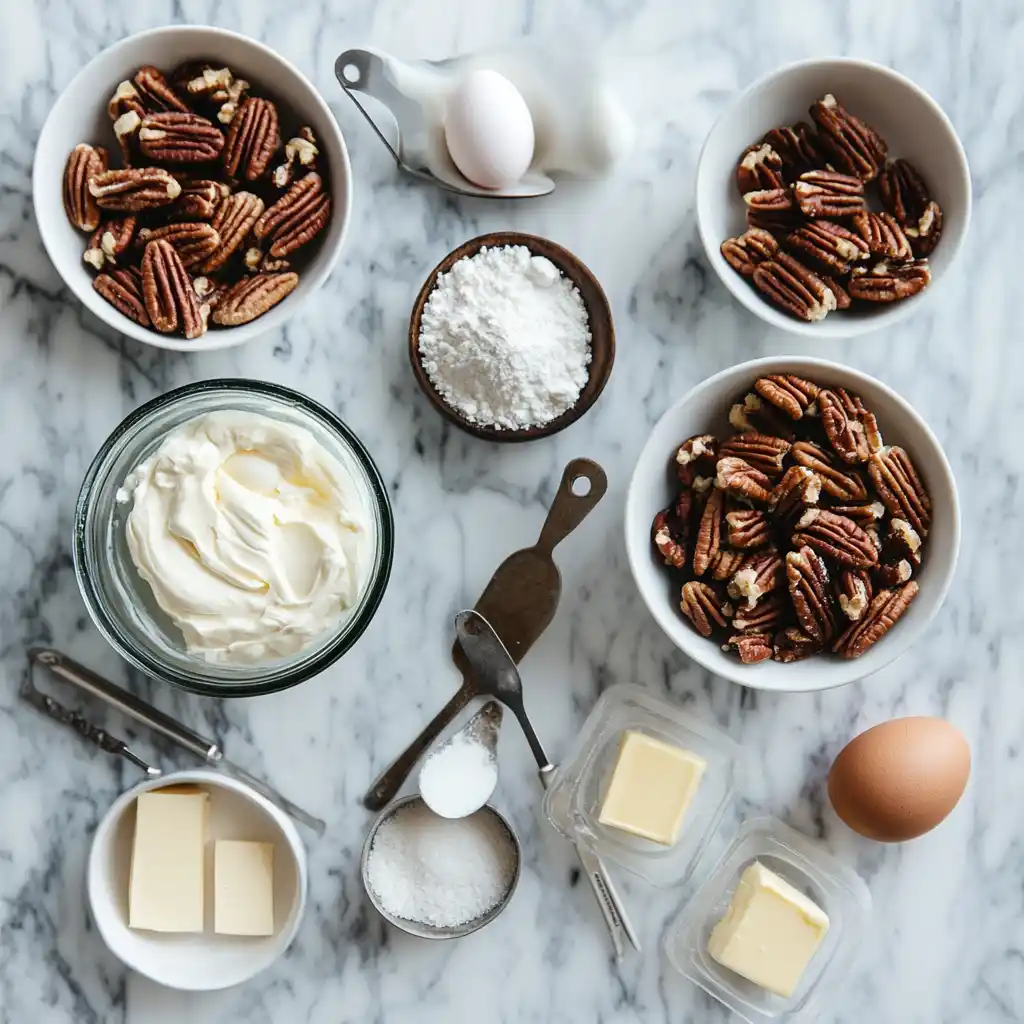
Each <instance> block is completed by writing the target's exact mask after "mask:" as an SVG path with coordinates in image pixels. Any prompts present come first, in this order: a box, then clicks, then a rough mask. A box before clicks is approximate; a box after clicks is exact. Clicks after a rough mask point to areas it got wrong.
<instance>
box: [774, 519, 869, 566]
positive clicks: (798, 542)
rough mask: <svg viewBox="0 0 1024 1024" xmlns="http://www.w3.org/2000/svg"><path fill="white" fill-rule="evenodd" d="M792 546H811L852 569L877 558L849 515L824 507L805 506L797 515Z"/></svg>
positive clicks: (862, 532) (866, 537)
mask: <svg viewBox="0 0 1024 1024" xmlns="http://www.w3.org/2000/svg"><path fill="white" fill-rule="evenodd" d="M793 546H794V547H798V548H802V547H810V548H813V549H814V550H815V551H817V552H818V553H819V554H821V555H825V556H826V557H828V558H830V559H832V561H833V562H836V563H838V564H839V565H844V566H849V567H850V568H852V569H866V568H868V567H869V566H872V565H875V564H876V563H877V562H878V551H877V549H876V548H875V545H874V544H873V543H872V542H871V540H870V539H869V537H868V535H867V534H866V533H865V532H864V531H863V530H862V529H861V528H860V527H859V526H858V525H857V524H856V523H855V522H854V521H853V520H852V519H847V518H846V516H837V515H836V514H835V512H830V511H829V510H828V509H824V508H811V509H808V510H807V511H806V512H805V513H804V514H803V515H802V516H801V517H800V519H799V521H798V522H797V524H796V532H795V533H794V534H793Z"/></svg>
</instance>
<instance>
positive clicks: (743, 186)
mask: <svg viewBox="0 0 1024 1024" xmlns="http://www.w3.org/2000/svg"><path fill="white" fill-rule="evenodd" d="M785 184H786V183H785V181H783V179H782V157H781V156H779V154H778V153H776V152H775V150H774V149H772V147H771V146H769V145H768V144H767V143H765V142H762V143H754V145H753V146H747V148H746V149H745V150H744V151H743V154H742V155H741V156H740V160H739V163H738V164H737V165H736V187H737V188H738V189H739V190H740V195H746V193H747V192H757V191H759V190H761V189H772V188H784V187H785Z"/></svg>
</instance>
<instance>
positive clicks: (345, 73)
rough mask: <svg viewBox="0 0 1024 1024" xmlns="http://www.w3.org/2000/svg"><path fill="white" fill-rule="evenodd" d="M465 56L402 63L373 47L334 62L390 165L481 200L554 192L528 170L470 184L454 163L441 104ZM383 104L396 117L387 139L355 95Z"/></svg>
mask: <svg viewBox="0 0 1024 1024" xmlns="http://www.w3.org/2000/svg"><path fill="white" fill-rule="evenodd" d="M465 65H466V60H465V58H458V57H456V58H453V59H451V60H442V61H428V60H421V61H415V62H410V63H406V62H405V61H400V60H398V59H397V58H395V57H392V56H391V55H390V54H387V53H383V52H382V51H380V50H374V49H353V50H346V51H345V52H344V53H343V54H341V56H340V57H338V59H337V60H336V61H335V62H334V74H335V77H336V78H337V79H338V82H339V83H340V84H341V87H342V89H344V90H345V93H346V94H347V95H348V98H349V99H350V100H352V102H353V103H354V104H355V105H356V107H357V108H358V109H359V113H360V114H362V115H363V117H365V118H366V120H367V122H369V125H370V127H371V128H372V129H373V130H374V132H375V133H376V134H377V137H378V138H379V139H380V141H381V142H383V143H384V145H385V146H386V147H387V149H388V152H390V153H391V155H392V156H393V157H394V158H395V163H397V164H398V166H399V167H400V168H401V169H402V170H403V171H405V172H406V173H407V174H411V175H412V176H413V177H415V178H419V179H421V180H422V181H429V182H430V183H431V184H433V185H438V186H440V187H441V188H443V189H446V190H447V191H449V192H457V193H458V194H459V195H464V196H478V197H481V198H484V199H530V198H533V197H535V196H544V195H547V194H548V193H549V192H551V191H553V189H554V187H555V183H554V181H552V180H551V178H549V177H548V176H547V175H546V174H541V173H540V172H539V171H527V172H526V174H524V175H523V177H522V178H521V179H520V180H519V181H518V182H516V184H515V185H513V186H511V187H510V188H507V189H489V188H481V187H480V186H479V185H474V184H473V182H471V181H470V180H469V179H468V178H467V177H466V176H465V175H464V174H463V173H462V172H461V171H460V170H459V169H458V168H457V167H456V166H455V163H454V161H453V160H452V158H451V156H450V155H449V153H448V146H447V143H446V142H445V139H444V103H445V98H446V96H447V94H448V91H449V90H450V89H451V87H452V85H453V84H454V82H455V79H456V76H457V75H458V74H459V73H460V71H461V69H462V68H463V67H465ZM357 94H362V95H364V96H370V97H372V98H373V99H375V100H377V101H378V102H379V103H381V104H383V105H384V106H385V107H386V108H387V109H388V111H389V112H390V113H391V116H392V117H393V118H394V121H395V129H396V139H395V141H394V142H392V141H391V139H389V138H388V136H387V135H386V134H385V132H384V130H383V129H382V128H381V126H380V125H379V124H378V123H377V122H376V121H375V120H374V118H373V115H372V114H370V112H369V111H368V110H367V109H366V107H364V106H363V104H362V103H361V102H360V101H359V98H358V95H357Z"/></svg>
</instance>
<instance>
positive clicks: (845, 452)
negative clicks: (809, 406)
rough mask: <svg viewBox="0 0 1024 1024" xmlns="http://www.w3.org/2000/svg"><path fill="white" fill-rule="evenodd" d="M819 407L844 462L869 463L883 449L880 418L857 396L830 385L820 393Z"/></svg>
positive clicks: (829, 438)
mask: <svg viewBox="0 0 1024 1024" xmlns="http://www.w3.org/2000/svg"><path fill="white" fill-rule="evenodd" d="M818 407H819V408H820V410H821V423H822V426H823V427H824V428H825V434H826V436H827V437H828V440H829V443H830V444H831V445H832V447H833V449H835V452H836V454H837V455H838V456H839V457H840V458H841V459H842V460H843V461H844V462H867V460H868V459H869V458H870V457H871V455H872V454H873V453H874V452H877V451H879V450H880V449H881V447H882V435H881V433H880V432H879V430H878V421H877V420H876V419H875V416H874V413H871V412H868V410H867V409H866V408H865V406H864V403H863V402H862V401H861V399H860V398H859V397H858V396H857V395H851V394H850V393H849V392H848V391H844V390H843V389H842V388H826V389H825V390H823V391H822V392H821V394H819V395H818Z"/></svg>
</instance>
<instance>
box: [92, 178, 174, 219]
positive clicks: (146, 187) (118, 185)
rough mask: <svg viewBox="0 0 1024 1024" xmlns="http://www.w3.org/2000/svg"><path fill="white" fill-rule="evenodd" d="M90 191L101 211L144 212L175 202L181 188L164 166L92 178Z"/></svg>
mask: <svg viewBox="0 0 1024 1024" xmlns="http://www.w3.org/2000/svg"><path fill="white" fill-rule="evenodd" d="M89 192H90V193H91V194H92V196H93V197H94V198H95V200H96V203H97V205H98V206H99V207H100V209H101V210H116V211H119V212H121V213H141V212H142V211H143V210H153V209H156V208H157V207H160V206H167V205H168V203H172V202H174V200H175V199H177V198H178V196H179V195H181V186H180V185H179V184H178V182H177V180H176V179H175V178H173V177H172V176H171V175H170V174H169V173H168V172H167V171H165V170H164V169H163V168H162V167H126V168H123V169H120V170H112V171H104V172H103V173H102V174H97V175H94V176H93V177H91V178H90V179H89Z"/></svg>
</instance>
